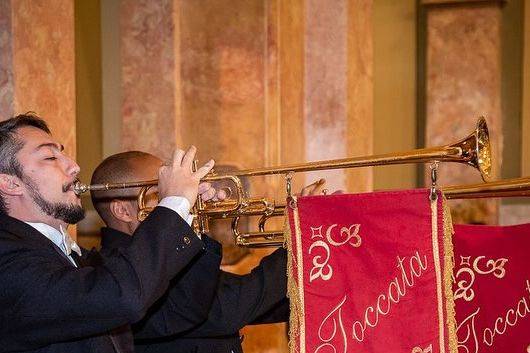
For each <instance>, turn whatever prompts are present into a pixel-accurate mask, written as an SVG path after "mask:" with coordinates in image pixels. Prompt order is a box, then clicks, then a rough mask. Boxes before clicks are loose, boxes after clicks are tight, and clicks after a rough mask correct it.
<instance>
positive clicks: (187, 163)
mask: <svg viewBox="0 0 530 353" xmlns="http://www.w3.org/2000/svg"><path fill="white" fill-rule="evenodd" d="M196 153H197V149H196V148H195V146H191V147H190V148H189V149H188V150H187V151H186V152H184V151H183V150H181V149H177V150H176V151H175V152H174V153H173V159H172V160H171V161H170V162H169V163H168V164H165V165H162V166H161V167H160V169H159V170H158V193H159V197H160V199H163V198H164V197H167V196H182V197H185V198H186V199H187V200H188V201H189V203H190V205H193V204H194V203H195V200H196V199H197V194H201V197H203V195H204V198H206V199H209V198H213V197H214V196H215V190H213V195H212V189H211V186H209V185H205V184H207V183H203V184H202V186H201V188H199V184H200V181H201V179H202V178H204V177H205V176H206V174H208V173H209V172H210V170H212V168H213V166H214V161H213V159H210V160H209V161H208V162H207V163H205V164H204V165H203V166H202V167H200V168H198V169H197V171H195V172H194V171H192V165H193V161H194V160H195V154H196ZM210 195H212V196H211V197H210ZM204 198H203V199H204Z"/></svg>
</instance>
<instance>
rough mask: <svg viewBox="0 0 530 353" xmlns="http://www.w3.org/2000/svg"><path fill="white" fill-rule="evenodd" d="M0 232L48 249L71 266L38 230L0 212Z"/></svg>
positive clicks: (58, 249) (57, 248) (65, 257)
mask: <svg viewBox="0 0 530 353" xmlns="http://www.w3.org/2000/svg"><path fill="white" fill-rule="evenodd" d="M0 231H5V232H8V233H10V234H13V235H15V236H16V237H18V238H19V239H21V240H27V241H30V242H32V243H33V244H36V245H37V244H38V246H40V247H46V248H48V249H50V248H51V249H53V251H54V252H55V253H56V254H57V255H58V256H59V257H60V258H61V259H62V261H63V262H66V263H68V264H69V265H70V266H73V264H72V262H71V261H70V260H69V259H68V257H67V256H66V255H65V254H64V252H63V251H62V250H61V249H60V248H59V247H58V246H57V245H55V244H54V243H53V242H52V241H51V240H50V239H48V238H46V236H44V234H41V233H40V232H39V231H38V230H36V229H35V228H33V227H32V226H30V225H28V224H26V223H24V222H22V221H20V220H18V219H16V218H13V217H10V216H8V215H6V214H4V213H1V212H0Z"/></svg>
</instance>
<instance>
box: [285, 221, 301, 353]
mask: <svg viewBox="0 0 530 353" xmlns="http://www.w3.org/2000/svg"><path fill="white" fill-rule="evenodd" d="M284 228H285V232H284V234H285V243H284V247H286V248H287V253H288V256H287V297H288V298H289V304H290V309H291V313H290V316H289V352H291V353H304V352H300V351H299V349H298V347H297V344H296V342H297V341H298V339H299V338H300V324H301V320H303V316H304V308H303V307H302V301H301V299H300V295H299V286H298V284H297V274H296V273H295V270H294V263H293V259H295V258H296V254H297V251H296V249H295V248H293V238H292V233H291V226H290V223H289V213H288V212H286V213H285V223H284ZM296 231H297V233H298V234H301V232H300V230H299V229H297V230H296ZM301 240H302V239H300V238H299V237H297V242H300V241H301Z"/></svg>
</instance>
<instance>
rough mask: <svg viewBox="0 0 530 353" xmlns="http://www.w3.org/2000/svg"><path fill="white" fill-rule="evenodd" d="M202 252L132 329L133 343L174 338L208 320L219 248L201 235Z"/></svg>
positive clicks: (220, 251)
mask: <svg viewBox="0 0 530 353" xmlns="http://www.w3.org/2000/svg"><path fill="white" fill-rule="evenodd" d="M202 240H203V242H204V244H205V251H204V252H203V253H202V254H201V255H199V256H197V257H196V258H195V259H194V260H193V261H192V262H191V263H190V264H189V265H188V266H187V267H186V270H185V271H183V272H182V273H181V274H179V275H177V276H176V277H175V278H174V279H173V280H172V281H171V284H170V287H169V290H168V291H167V292H166V294H164V296H162V298H160V299H159V300H158V301H157V302H156V303H155V305H153V306H152V307H151V308H149V310H148V311H147V314H146V315H145V317H144V319H142V320H141V321H140V322H138V323H136V324H135V325H133V330H134V337H135V338H136V339H145V338H158V337H164V336H170V335H176V334H180V333H183V332H185V331H188V330H190V329H191V328H193V327H196V326H198V325H199V324H202V323H203V322H204V321H206V319H207V318H208V314H209V312H210V307H211V305H212V302H213V300H214V295H215V292H216V289H217V284H218V280H219V272H220V265H221V257H222V250H221V244H219V243H218V242H216V241H215V240H213V239H210V238H208V237H207V236H206V235H203V237H202Z"/></svg>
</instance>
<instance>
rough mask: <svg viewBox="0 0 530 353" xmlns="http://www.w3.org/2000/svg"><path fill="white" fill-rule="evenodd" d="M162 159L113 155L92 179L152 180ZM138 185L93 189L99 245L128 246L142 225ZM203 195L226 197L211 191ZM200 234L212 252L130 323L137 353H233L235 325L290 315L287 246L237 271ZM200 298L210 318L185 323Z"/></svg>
mask: <svg viewBox="0 0 530 353" xmlns="http://www.w3.org/2000/svg"><path fill="white" fill-rule="evenodd" d="M161 164H162V161H161V160H160V159H158V158H157V157H155V156H153V155H150V154H148V153H144V152H137V151H133V152H124V153H120V154H117V155H113V156H110V157H108V158H107V159H105V160H104V161H103V162H102V163H101V164H100V165H99V166H98V167H97V168H96V170H95V171H94V174H93V176H92V184H105V183H122V182H130V181H141V180H151V179H154V178H156V171H157V169H158V168H159V167H160V165H161ZM208 187H209V185H206V186H205V188H208ZM312 189H313V188H308V189H306V190H305V191H304V193H309V191H310V190H312ZM315 189H316V188H315ZM209 190H213V189H212V188H209ZM138 191H139V190H138V188H136V189H115V190H111V191H104V192H92V201H93V204H94V206H95V208H96V210H97V211H98V213H99V214H100V216H101V218H102V219H103V221H104V222H105V224H106V225H107V227H106V228H103V229H102V248H103V249H104V250H112V249H119V248H120V247H124V246H125V247H126V246H128V244H129V243H130V242H132V240H133V239H134V237H135V235H134V231H135V229H137V228H138V227H139V225H140V224H141V223H140V222H139V221H138V217H137V215H138V212H139V209H138V203H137V201H136V196H137V194H138ZM315 191H317V190H315ZM208 196H209V197H211V198H216V197H217V196H221V197H223V196H224V195H219V193H218V195H215V193H214V192H212V191H210V192H209V194H208ZM147 199H148V201H147V202H148V205H147V206H150V205H151V204H155V203H156V200H157V197H156V193H155V192H154V190H153V191H151V192H150V193H148V194H147ZM189 210H190V204H188V203H185V202H184V203H183V204H182V205H181V209H180V211H179V213H180V214H181V215H182V216H183V218H184V219H187V221H188V223H191V218H190V217H189ZM202 240H203V241H204V243H205V244H206V246H207V247H209V248H211V249H215V250H212V251H207V252H203V253H202V254H201V255H200V256H199V257H198V258H197V259H195V260H194V262H193V263H192V264H191V265H190V266H188V269H187V271H186V272H184V273H182V274H179V276H177V277H176V278H174V280H173V281H172V282H171V285H170V288H169V290H168V291H167V292H166V294H165V295H164V296H163V297H162V298H161V299H160V300H159V301H157V302H156V303H155V305H154V306H153V307H152V308H151V309H150V310H149V311H148V312H147V314H146V316H145V317H144V318H143V319H142V320H141V321H140V322H139V323H137V324H135V325H134V332H135V338H136V346H135V348H136V351H137V352H197V353H200V352H208V353H215V352H227V353H230V352H233V353H238V352H242V348H241V342H240V337H239V330H240V329H241V328H242V327H243V326H245V325H247V324H251V323H266V322H267V323H268V322H280V321H286V320H287V318H288V311H289V310H288V302H287V299H286V298H285V295H286V292H287V283H286V282H287V279H286V261H287V254H286V251H285V249H283V248H280V249H278V250H276V251H275V252H274V253H273V254H271V255H269V256H267V257H266V258H264V259H263V260H262V262H261V263H260V265H259V266H258V267H257V268H255V269H254V270H253V271H252V272H251V273H250V274H248V275H244V276H239V275H234V274H231V273H227V272H223V271H220V270H219V265H220V261H221V254H220V245H219V244H217V243H216V242H215V241H214V240H212V239H210V238H208V236H207V235H204V234H203V235H202ZM216 251H218V253H217V254H216ZM182 292H185V293H190V294H189V295H187V297H189V298H191V300H190V301H188V302H187V303H182V302H179V301H178V298H180V297H182V294H181V293H182ZM205 303H208V305H209V310H208V312H207V319H206V320H205V321H204V322H202V323H201V324H200V325H196V326H194V327H192V328H190V325H189V323H190V322H189V319H188V318H189V317H193V315H194V313H198V312H200V311H202V310H203V309H204V308H205ZM146 327H151V328H150V329H146ZM153 328H155V329H154V330H153Z"/></svg>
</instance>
